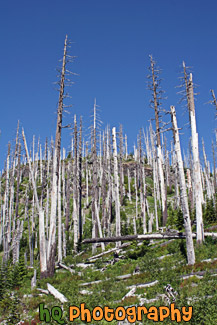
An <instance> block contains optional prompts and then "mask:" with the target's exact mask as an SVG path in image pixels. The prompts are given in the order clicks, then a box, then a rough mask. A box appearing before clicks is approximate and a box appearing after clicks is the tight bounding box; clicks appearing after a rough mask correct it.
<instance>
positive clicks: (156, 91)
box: [148, 55, 167, 225]
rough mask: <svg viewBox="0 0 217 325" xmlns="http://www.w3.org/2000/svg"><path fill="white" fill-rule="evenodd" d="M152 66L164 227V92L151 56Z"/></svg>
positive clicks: (165, 213)
mask: <svg viewBox="0 0 217 325" xmlns="http://www.w3.org/2000/svg"><path fill="white" fill-rule="evenodd" d="M150 60H151V66H150V68H149V69H150V71H151V75H150V76H148V78H149V79H150V80H151V82H150V83H149V89H150V90H151V91H152V100H151V104H153V108H154V113H155V124H156V136H157V163H158V171H159V180H160V189H161V202H162V214H163V225H165V224H166V220H167V199H166V188H165V181H164V171H163V155H162V147H161V137H160V133H161V126H160V117H161V116H160V110H161V107H160V106H161V100H162V93H163V91H162V90H161V89H160V82H161V80H160V79H159V69H157V68H156V63H155V62H154V60H153V58H152V56H151V55H150Z"/></svg>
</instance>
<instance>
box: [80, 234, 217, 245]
mask: <svg viewBox="0 0 217 325" xmlns="http://www.w3.org/2000/svg"><path fill="white" fill-rule="evenodd" d="M204 236H205V237H208V236H211V237H214V238H217V233H214V232H205V233H204ZM192 237H193V238H196V234H195V233H192ZM185 238H186V236H185V233H184V232H179V233H169V232H166V233H153V234H144V235H126V236H117V237H105V238H87V239H84V240H83V241H82V244H94V243H111V242H118V241H125V240H129V241H132V240H150V239H185Z"/></svg>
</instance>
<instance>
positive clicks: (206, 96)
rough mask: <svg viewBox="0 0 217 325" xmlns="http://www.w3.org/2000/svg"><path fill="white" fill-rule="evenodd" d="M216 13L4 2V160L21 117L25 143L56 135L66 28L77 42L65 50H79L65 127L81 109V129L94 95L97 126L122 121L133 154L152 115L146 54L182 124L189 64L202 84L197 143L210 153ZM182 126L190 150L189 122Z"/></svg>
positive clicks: (0, 35)
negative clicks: (183, 76) (180, 90)
mask: <svg viewBox="0 0 217 325" xmlns="http://www.w3.org/2000/svg"><path fill="white" fill-rule="evenodd" d="M216 12H217V2H216V1H215V0H207V1H201V0H199V1H196V0H191V1H189V0H188V1H187V0H182V1H178V0H163V1H162V0H156V1H146V0H134V1H132V0H116V1H114V0H110V1H105V0H76V1H75V0H58V1H57V0H53V1H51V0H49V1H48V0H46V1H42V0H37V1H33V0H32V1H24V0H20V1H15V0H13V1H10V0H8V1H1V4H0V44H1V54H0V56H1V60H0V66H1V74H0V87H1V122H0V129H1V136H0V147H1V150H0V161H1V165H0V166H1V167H3V165H4V159H5V157H6V153H7V143H8V141H12V140H13V139H14V137H15V134H16V125H17V120H18V119H19V120H20V122H21V126H23V127H24V129H25V133H26V135H27V140H28V143H29V145H30V144H31V141H32V136H33V134H35V135H36V137H38V136H40V138H41V141H42V143H44V141H45V137H46V136H48V137H50V136H51V135H54V134H55V128H56V115H55V112H56V107H57V101H58V93H57V92H56V91H55V89H54V88H55V87H54V85H53V82H55V81H57V78H56V71H55V68H56V67H57V66H58V60H59V59H60V58H61V56H62V53H63V44H64V38H65V35H66V34H68V35H69V38H70V39H71V40H72V41H73V44H72V47H71V50H70V52H71V53H70V54H71V55H75V56H77V58H76V60H75V62H74V63H73V64H71V66H70V69H71V70H72V71H74V72H76V73H78V74H79V76H77V77H73V80H74V81H75V84H74V85H73V86H72V87H71V88H70V89H69V93H70V95H71V96H72V99H71V101H70V103H71V104H73V108H72V110H71V116H66V117H65V119H64V123H65V124H67V123H69V122H72V120H73V114H77V115H78V116H80V115H82V116H83V119H84V127H85V128H87V127H88V126H89V125H90V120H91V119H90V115H91V110H92V107H93V102H94V98H95V97H96V99H97V103H98V104H99V105H100V109H101V112H100V116H101V120H102V121H103V123H104V124H103V126H106V124H107V123H109V124H110V126H116V127H119V124H120V123H122V124H123V128H124V132H125V133H127V135H128V139H129V145H130V151H132V146H133V143H134V142H135V141H136V136H137V133H138V131H139V129H140V128H141V127H146V126H147V125H148V120H149V119H150V118H151V117H153V111H152V110H151V109H150V108H149V100H150V97H151V94H150V91H149V90H147V79H146V76H147V74H148V70H147V68H148V66H149V57H148V55H149V54H153V56H154V58H155V59H156V60H157V62H158V65H159V66H160V67H161V68H162V70H163V71H162V78H163V79H164V80H163V82H162V86H163V89H164V90H165V92H166V96H167V97H168V99H167V100H165V101H164V108H166V109H168V108H169V106H170V105H175V106H176V109H177V117H178V125H179V126H180V127H181V126H182V125H184V124H185V123H186V122H187V119H188V114H184V110H183V109H182V107H181V106H180V105H178V101H179V99H180V97H179V96H178V95H177V94H176V92H177V89H175V86H177V85H178V84H179V80H178V77H179V76H180V73H181V71H182V68H181V64H182V61H183V60H185V62H186V64H187V65H189V66H192V67H193V80H194V81H195V83H197V84H198V85H199V87H198V89H197V91H198V92H199V95H198V96H197V102H196V115H197V123H198V132H199V139H200V140H201V138H202V137H203V138H204V141H205V145H206V149H207V154H208V156H209V157H210V159H211V139H214V129H215V127H216V124H215V121H214V116H215V109H214V107H212V106H211V105H205V103H206V102H208V101H209V100H210V99H211V96H210V89H211V88H213V89H214V90H215V92H216V94H217V83H216V80H217V64H216V58H217V42H216V36H217V19H216ZM182 132H183V133H185V135H183V136H182V143H183V147H184V146H185V147H186V148H187V146H188V139H189V136H190V130H189V127H184V129H183V131H182ZM63 133H64V135H63V145H64V146H65V147H66V148H69V146H70V131H69V130H63ZM186 150H187V149H186ZM200 151H201V153H202V150H200Z"/></svg>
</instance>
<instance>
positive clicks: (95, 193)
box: [91, 99, 105, 252]
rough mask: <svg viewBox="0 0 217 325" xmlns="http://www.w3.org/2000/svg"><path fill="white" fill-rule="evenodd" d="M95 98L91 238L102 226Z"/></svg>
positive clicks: (94, 247) (95, 235) (103, 247)
mask: <svg viewBox="0 0 217 325" xmlns="http://www.w3.org/2000/svg"><path fill="white" fill-rule="evenodd" d="M96 107H97V105H96V99H95V101H94V109H93V110H94V112H93V113H94V116H93V128H92V139H91V140H92V148H91V159H92V165H93V181H92V238H95V237H98V234H99V235H100V237H102V228H101V222H100V218H99V206H98V197H99V186H98V159H97V117H96ZM101 246H102V250H104V249H105V245H104V243H102V244H101ZM92 247H93V252H94V251H95V249H96V245H93V246H92Z"/></svg>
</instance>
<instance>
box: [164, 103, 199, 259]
mask: <svg viewBox="0 0 217 325" xmlns="http://www.w3.org/2000/svg"><path fill="white" fill-rule="evenodd" d="M170 109H171V117H172V123H173V136H174V145H175V152H176V156H177V165H178V173H179V183H180V192H181V193H180V194H181V207H182V212H183V217H184V226H185V232H186V247H187V258H188V264H189V265H193V264H194V263H195V253H194V243H193V239H192V231H191V220H190V214H189V208H188V199H187V191H186V183H185V174H184V168H183V161H182V155H181V148H180V141H179V131H178V126H177V120H176V112H175V107H174V106H171V107H170Z"/></svg>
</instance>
